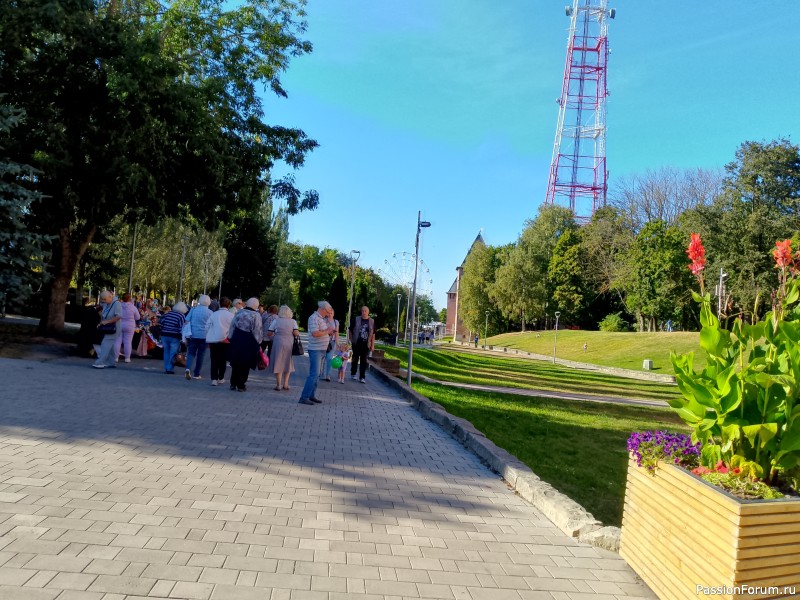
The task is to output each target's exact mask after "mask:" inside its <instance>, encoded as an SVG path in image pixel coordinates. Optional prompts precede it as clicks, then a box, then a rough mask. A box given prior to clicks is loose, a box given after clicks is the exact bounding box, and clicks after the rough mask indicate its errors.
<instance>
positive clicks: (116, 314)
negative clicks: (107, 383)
mask: <svg viewBox="0 0 800 600" xmlns="http://www.w3.org/2000/svg"><path fill="white" fill-rule="evenodd" d="M100 302H101V304H102V305H103V312H102V313H101V315H100V323H98V325H97V329H98V330H100V331H101V332H102V333H103V341H102V342H100V352H99V354H98V355H97V361H95V363H94V364H93V365H92V366H93V367H94V368H95V369H105V368H109V369H113V368H114V367H115V366H116V365H115V364H114V363H115V362H116V360H115V359H116V356H114V344H115V342H116V338H117V336H118V335H120V334H121V331H120V327H119V321H120V320H121V319H122V307H121V306H120V304H119V300H115V299H114V294H112V293H111V292H109V291H108V290H103V291H102V292H100Z"/></svg>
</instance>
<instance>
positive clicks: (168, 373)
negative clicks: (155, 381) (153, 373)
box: [164, 371, 175, 375]
mask: <svg viewBox="0 0 800 600" xmlns="http://www.w3.org/2000/svg"><path fill="white" fill-rule="evenodd" d="M164 375H175V371H164Z"/></svg>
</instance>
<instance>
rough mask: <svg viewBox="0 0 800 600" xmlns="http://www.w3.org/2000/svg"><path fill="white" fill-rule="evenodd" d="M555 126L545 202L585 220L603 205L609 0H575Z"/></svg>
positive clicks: (570, 9) (611, 15) (570, 11)
mask: <svg viewBox="0 0 800 600" xmlns="http://www.w3.org/2000/svg"><path fill="white" fill-rule="evenodd" d="M566 13H567V16H568V17H570V28H569V38H568V40H567V62H566V66H565V67H564V83H563V85H562V87H561V97H560V98H559V99H558V104H559V111H558V128H557V129H556V140H555V144H554V145H553V158H552V161H551V163H550V179H549V181H548V184H547V198H546V199H545V203H546V204H560V205H564V206H568V207H569V208H570V209H571V210H572V212H573V213H575V216H576V217H578V218H579V219H581V220H587V219H589V218H590V217H591V215H592V214H593V213H594V211H595V210H597V209H598V208H602V207H603V206H605V203H606V191H607V189H608V171H607V169H606V98H607V97H608V88H607V85H606V69H607V65H608V20H609V19H613V18H614V16H615V14H616V10H615V9H613V8H612V9H609V8H608V0H573V3H572V6H568V7H566Z"/></svg>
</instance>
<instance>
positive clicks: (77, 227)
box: [0, 0, 317, 332]
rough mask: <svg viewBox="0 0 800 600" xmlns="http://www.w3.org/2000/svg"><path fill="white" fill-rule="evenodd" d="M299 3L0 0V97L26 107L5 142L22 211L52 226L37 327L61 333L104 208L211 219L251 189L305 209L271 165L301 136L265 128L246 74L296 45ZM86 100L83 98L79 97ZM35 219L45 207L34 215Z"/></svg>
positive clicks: (262, 78) (277, 60)
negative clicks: (22, 178) (20, 172)
mask: <svg viewBox="0 0 800 600" xmlns="http://www.w3.org/2000/svg"><path fill="white" fill-rule="evenodd" d="M302 29H303V25H302V4H299V3H293V2H288V1H279V0H275V1H266V0H251V1H249V2H245V3H243V4H241V5H237V6H236V7H235V8H230V7H228V5H227V3H224V2H214V1H209V2H202V3H201V2H191V1H190V2H174V3H157V2H125V1H124V0H113V1H110V2H108V3H93V2H92V1H91V0H60V1H57V2H51V3H39V2H33V1H25V2H17V3H13V4H11V5H8V6H6V7H4V10H3V11H0V93H6V94H7V95H8V101H9V102H12V103H14V104H16V105H18V106H20V107H21V108H23V109H24V110H25V112H26V115H27V118H26V121H25V127H24V128H22V127H20V128H17V129H16V130H15V131H14V135H13V136H11V138H10V141H9V144H8V149H9V152H10V154H11V156H12V157H14V160H16V161H18V162H22V163H28V164H31V165H32V166H33V167H35V168H36V169H37V170H38V171H40V172H41V175H40V176H39V177H37V179H36V190H37V191H39V192H41V194H42V196H41V198H42V199H41V200H39V201H38V202H34V203H32V204H31V207H30V221H31V223H36V225H37V228H38V231H37V233H40V234H42V235H50V236H53V237H54V243H53V245H52V259H51V261H50V266H49V268H48V269H49V271H50V273H51V274H52V279H51V282H50V284H49V286H48V288H47V289H46V297H47V300H46V304H47V306H46V317H45V319H43V322H42V323H43V325H44V327H43V329H45V330H48V331H52V332H59V331H60V330H61V329H62V328H63V308H64V301H65V300H66V293H67V289H68V286H69V282H70V280H71V279H72V276H73V273H74V271H75V267H76V265H77V264H78V262H79V261H80V259H81V257H82V255H83V254H84V253H85V252H86V250H87V248H88V247H89V244H90V243H91V242H92V241H93V239H94V236H95V235H96V233H97V231H98V229H99V228H103V227H105V226H107V225H108V224H109V223H111V221H112V220H113V219H115V218H118V217H121V218H123V220H125V221H126V222H133V221H136V220H141V221H142V222H143V223H144V224H150V225H152V224H154V223H156V222H158V221H159V220H160V219H162V218H163V217H164V216H174V217H181V218H188V217H189V216H190V215H191V217H192V218H193V219H196V220H197V221H198V222H199V223H201V224H202V225H203V226H205V227H208V228H211V229H215V228H217V227H218V225H219V223H221V222H230V221H231V220H232V217H233V216H234V215H235V214H237V213H238V211H241V210H245V211H247V210H249V209H252V208H255V207H257V206H258V205H259V203H260V201H261V198H262V196H263V194H264V193H265V192H268V193H269V194H270V195H271V196H272V197H274V198H285V199H286V202H287V206H288V210H289V211H290V212H292V211H295V212H296V211H297V210H302V209H306V208H314V207H315V206H316V203H317V197H316V194H315V193H313V192H309V193H306V194H305V195H304V194H302V193H301V192H300V191H299V190H297V189H296V188H295V186H294V184H293V180H292V179H291V177H288V178H283V179H278V180H274V181H273V180H271V171H272V169H273V167H274V165H275V163H276V162H277V161H279V160H282V161H284V162H285V163H286V164H288V165H289V166H291V167H299V166H301V165H302V163H303V158H304V156H305V154H306V153H307V152H309V151H310V150H312V149H313V148H314V147H315V146H316V142H314V141H313V140H310V139H308V138H307V137H306V136H305V134H304V133H303V132H302V131H300V130H294V129H286V128H281V127H277V126H273V125H269V124H268V123H266V122H265V121H264V118H263V111H262V107H261V102H260V100H259V99H258V97H257V95H256V94H255V90H256V86H257V85H258V84H259V83H266V84H268V85H269V86H270V88H271V89H273V90H274V91H277V92H278V93H283V90H282V89H281V88H280V80H279V74H280V73H281V72H282V71H283V70H284V69H285V68H286V65H287V63H288V60H289V59H290V58H291V57H292V56H295V55H297V54H301V53H303V52H305V51H308V50H310V46H309V45H308V44H307V42H304V41H303V40H302V39H300V37H299V35H300V34H301V33H302ZM87 100H88V101H87ZM45 215H46V216H47V218H45Z"/></svg>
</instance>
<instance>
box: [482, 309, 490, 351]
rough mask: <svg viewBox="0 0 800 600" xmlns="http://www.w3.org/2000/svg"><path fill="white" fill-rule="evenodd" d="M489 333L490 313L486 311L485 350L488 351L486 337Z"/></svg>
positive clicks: (484, 328)
mask: <svg viewBox="0 0 800 600" xmlns="http://www.w3.org/2000/svg"><path fill="white" fill-rule="evenodd" d="M488 333H489V311H488V310H487V311H486V324H485V325H484V326H483V349H484V350H486V336H487V335H488Z"/></svg>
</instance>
